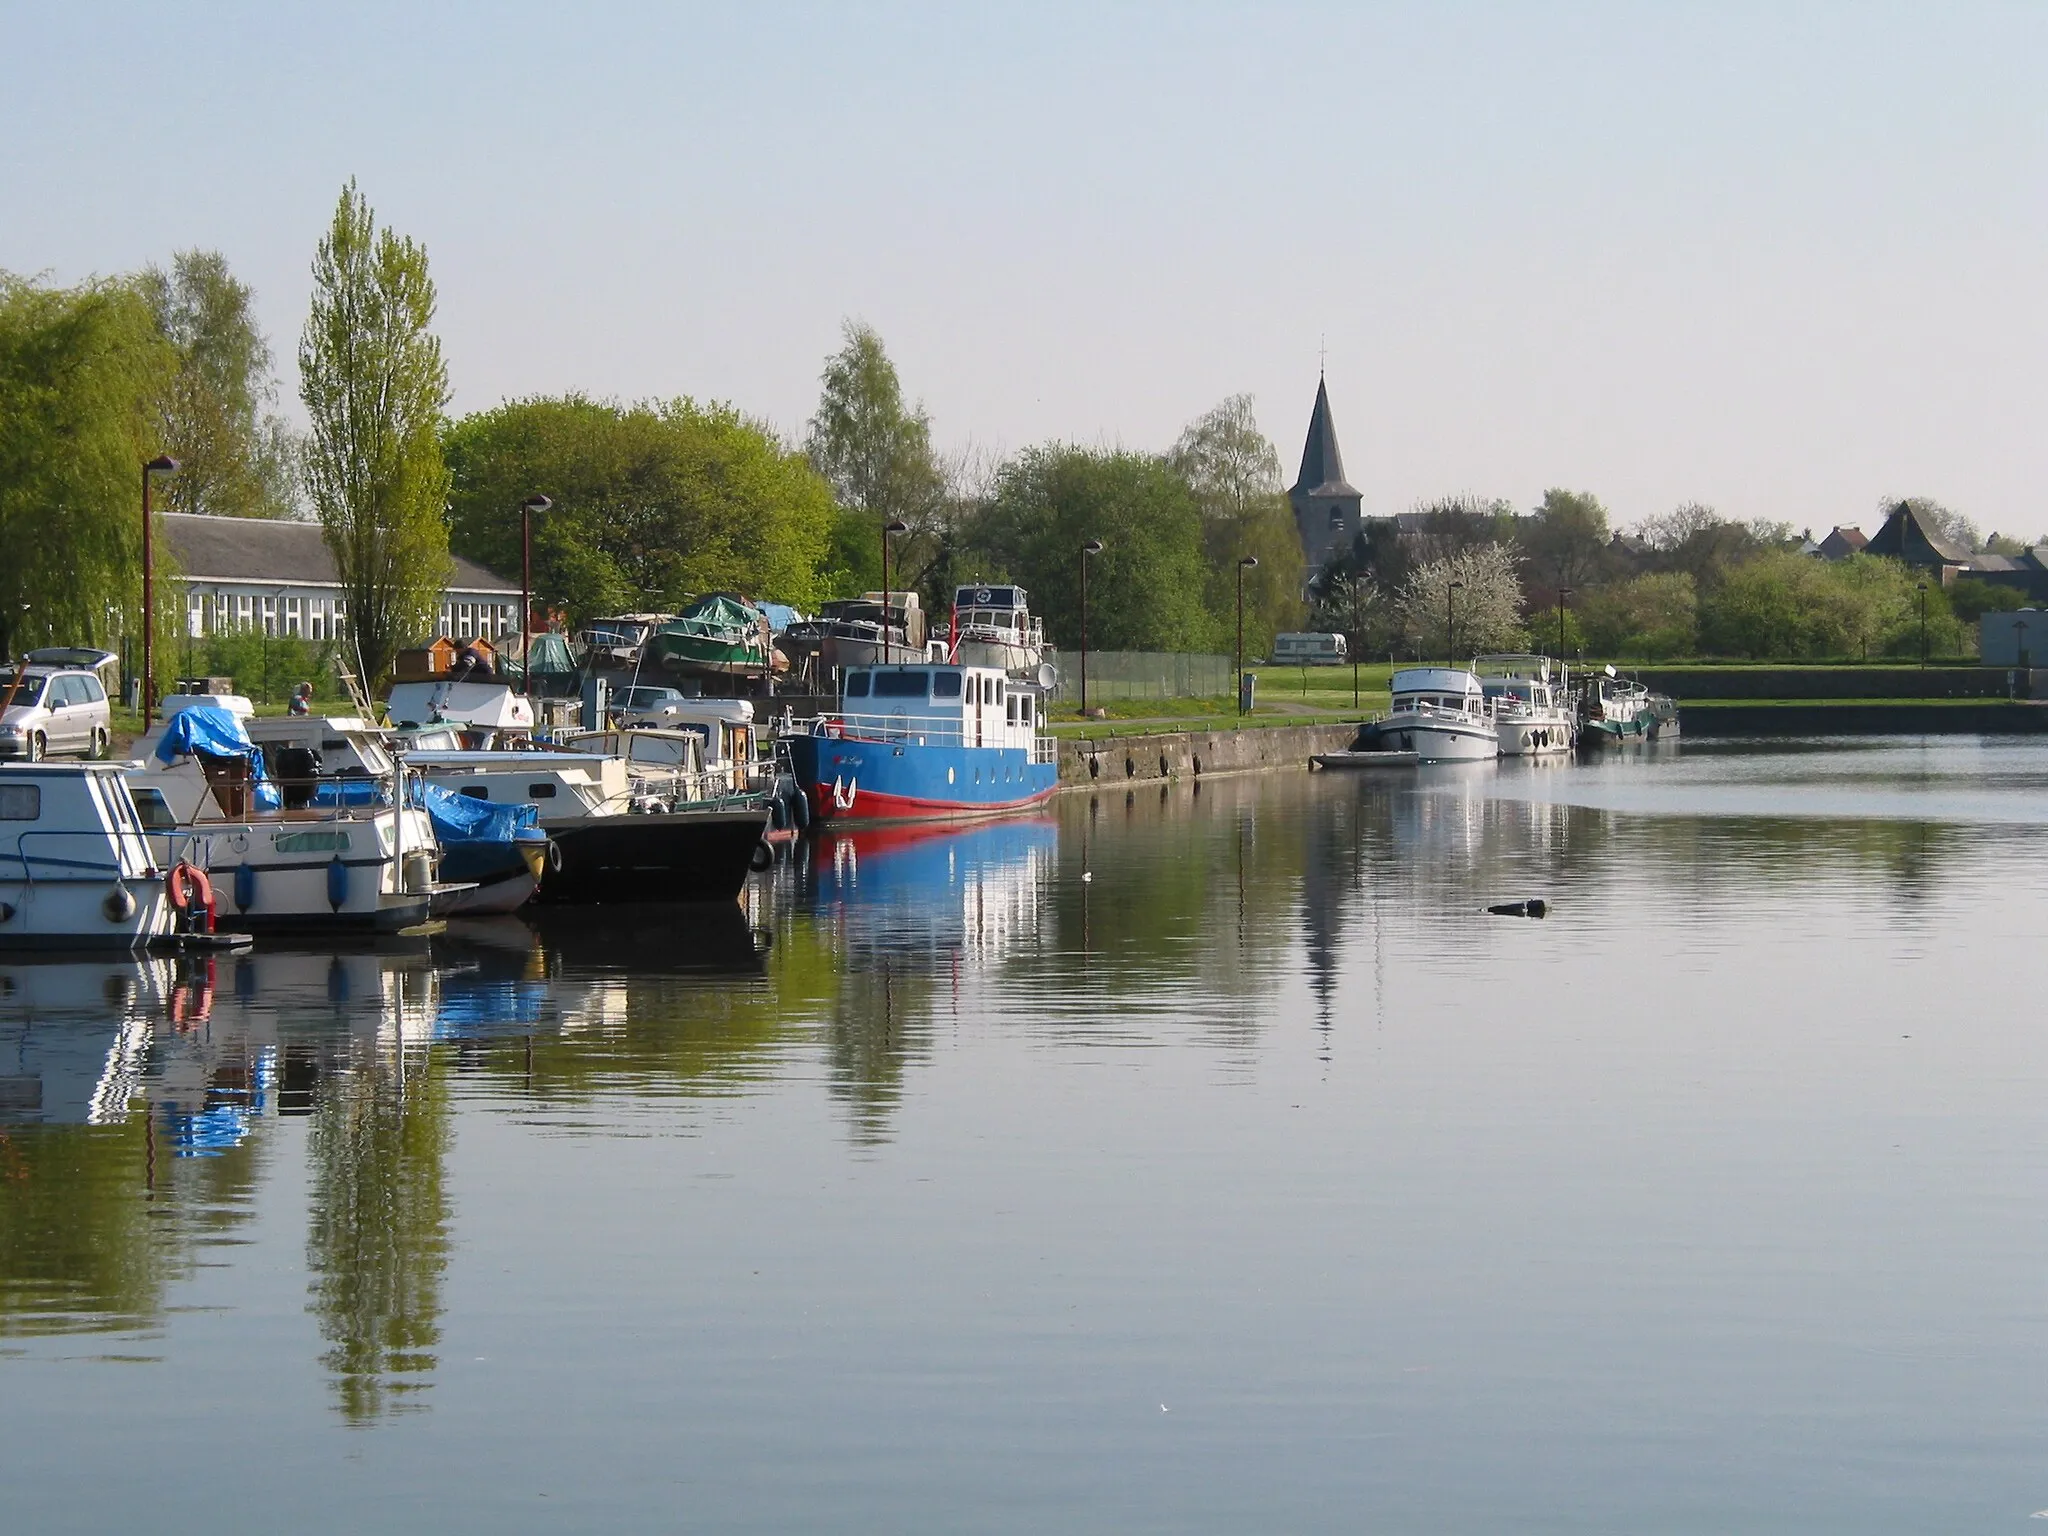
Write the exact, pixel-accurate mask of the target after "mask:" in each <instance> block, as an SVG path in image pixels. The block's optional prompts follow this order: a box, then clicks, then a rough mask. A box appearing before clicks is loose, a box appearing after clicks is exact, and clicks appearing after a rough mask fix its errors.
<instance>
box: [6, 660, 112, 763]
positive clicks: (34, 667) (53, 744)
mask: <svg viewBox="0 0 2048 1536" xmlns="http://www.w3.org/2000/svg"><path fill="white" fill-rule="evenodd" d="M36 654H37V653H31V655H30V657H29V659H28V660H27V661H26V662H24V663H23V664H22V665H21V666H19V667H13V668H9V669H7V670H6V671H0V704H4V705H6V708H5V709H4V710H0V758H9V757H19V758H26V759H28V761H30V762H32V763H34V762H40V761H42V760H43V759H44V758H46V757H54V756H62V755H69V754H75V755H77V756H79V757H104V756H106V753H107V744H108V743H109V742H110V741H111V740H112V739H113V730H112V727H113V721H112V717H111V711H110V709H109V706H108V704H107V690H106V687H105V685H104V684H103V683H101V681H100V676H99V672H98V670H97V666H96V663H95V662H94V661H93V660H91V659H90V658H93V657H96V656H106V653H105V652H89V651H80V652H78V653H76V654H77V658H78V661H77V662H76V663H74V662H70V661H66V662H61V663H55V664H52V663H49V662H39V661H37V660H36ZM107 659H108V660H111V659H112V658H111V657H107ZM79 663H82V664H79ZM17 674H19V680H18V681H17Z"/></svg>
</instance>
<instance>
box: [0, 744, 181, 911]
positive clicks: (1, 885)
mask: <svg viewBox="0 0 2048 1536" xmlns="http://www.w3.org/2000/svg"><path fill="white" fill-rule="evenodd" d="M126 771H127V770H126V768H125V767H124V765H122V764H120V763H50V762H43V763H11V764H8V765H6V766H5V767H0V948H6V949H32V950H44V949H94V948H98V949H135V948H137V947H139V946H141V945H144V944H147V943H149V942H150V941H151V940H153V939H157V938H160V937H162V936H164V935H166V934H168V933H170V931H171V928H172V923H173V920H174V916H175V914H174V912H173V910H172V907H171V903H170V897H169V893H168V891H167V889H166V883H165V880H164V872H165V869H166V867H167V865H166V864H165V863H164V862H160V861H159V860H158V858H157V857H156V853H155V850H154V849H152V848H151V846H150V843H149V838H148V836H147V834H146V833H145V831H144V829H143V825H142V818H141V816H140V814H139V813H138V812H137V810H136V806H135V801H134V799H133V798H132V797H131V796H130V794H129V791H128V783H127V780H126V778H125V776H124V775H125V774H126Z"/></svg>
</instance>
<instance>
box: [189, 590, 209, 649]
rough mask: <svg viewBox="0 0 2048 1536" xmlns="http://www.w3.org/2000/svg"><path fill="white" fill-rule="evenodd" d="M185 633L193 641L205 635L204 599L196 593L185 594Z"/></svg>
mask: <svg viewBox="0 0 2048 1536" xmlns="http://www.w3.org/2000/svg"><path fill="white" fill-rule="evenodd" d="M185 633H186V634H188V635H190V636H191V637H192V638H193V639H195V640H197V639H199V638H200V637H201V636H203V635H204V634H205V633H206V599H205V598H204V597H203V596H201V595H200V594H199V593H197V592H188V593H186V594H185Z"/></svg>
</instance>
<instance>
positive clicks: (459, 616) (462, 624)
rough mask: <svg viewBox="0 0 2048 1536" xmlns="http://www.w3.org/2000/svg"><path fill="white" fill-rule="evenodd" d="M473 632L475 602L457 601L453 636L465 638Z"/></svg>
mask: <svg viewBox="0 0 2048 1536" xmlns="http://www.w3.org/2000/svg"><path fill="white" fill-rule="evenodd" d="M475 633H476V604H475V603H457V604H456V605H455V637H456V638H457V639H458V640H467V639H469V638H470V637H471V636H472V635H474V634H475Z"/></svg>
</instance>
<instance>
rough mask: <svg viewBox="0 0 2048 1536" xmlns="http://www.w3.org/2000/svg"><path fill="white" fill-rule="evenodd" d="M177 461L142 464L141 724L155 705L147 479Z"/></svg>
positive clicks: (162, 458)
mask: <svg viewBox="0 0 2048 1536" xmlns="http://www.w3.org/2000/svg"><path fill="white" fill-rule="evenodd" d="M177 472H178V461H177V460H176V459H174V458H172V457H171V456H170V455H169V454H167V453H166V454H160V455H158V456H157V457H156V458H153V459H151V460H150V461H149V462H148V463H147V464H145V465H143V466H142V726H143V729H144V730H147V729H148V728H149V717H150V713H151V711H153V710H154V709H155V708H156V649H155V646H156V633H155V631H156V622H155V621H156V546H155V535H154V529H153V528H152V526H151V525H152V524H153V523H154V522H155V521H156V519H155V518H154V516H153V515H152V512H151V508H150V502H149V487H150V482H151V481H152V480H154V479H155V478H156V477H157V476H158V475H175V474H176V473H177Z"/></svg>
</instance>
